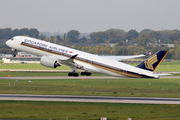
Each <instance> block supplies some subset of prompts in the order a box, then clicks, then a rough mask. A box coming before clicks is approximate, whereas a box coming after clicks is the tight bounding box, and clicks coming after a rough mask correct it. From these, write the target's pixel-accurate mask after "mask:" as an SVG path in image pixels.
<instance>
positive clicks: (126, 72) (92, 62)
mask: <svg viewBox="0 0 180 120" xmlns="http://www.w3.org/2000/svg"><path fill="white" fill-rule="evenodd" d="M21 45H24V46H27V47H30V48H34V49H38V50H41V51H45V52H49V53H52V54H56V55H62V56H65V57H68V58H70V57H72V56H73V55H69V54H67V53H63V52H59V51H54V50H51V49H48V48H43V47H40V46H34V45H32V44H28V43H25V42H22V43H21ZM75 59H76V60H79V61H81V62H85V63H87V64H91V65H93V66H95V67H99V68H101V69H105V70H108V71H111V72H114V73H116V74H120V75H123V76H127V77H136V78H152V77H149V76H146V75H139V74H138V73H134V72H130V71H125V70H122V69H119V68H117V67H113V66H109V65H106V64H103V63H99V62H95V61H91V60H88V59H85V58H81V57H78V56H77V57H76V58H75Z"/></svg>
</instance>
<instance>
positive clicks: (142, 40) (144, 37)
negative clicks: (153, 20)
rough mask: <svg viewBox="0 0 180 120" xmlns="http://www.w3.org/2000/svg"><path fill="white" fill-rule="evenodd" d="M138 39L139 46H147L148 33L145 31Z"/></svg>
mask: <svg viewBox="0 0 180 120" xmlns="http://www.w3.org/2000/svg"><path fill="white" fill-rule="evenodd" d="M137 39H138V46H146V43H147V41H148V36H147V34H145V33H143V34H141V35H140V36H139V37H138V38H137Z"/></svg>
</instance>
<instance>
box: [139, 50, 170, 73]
mask: <svg viewBox="0 0 180 120" xmlns="http://www.w3.org/2000/svg"><path fill="white" fill-rule="evenodd" d="M167 53H168V52H167V51H164V50H160V51H159V52H157V53H155V54H154V55H152V56H151V57H149V58H148V59H146V60H145V61H143V62H142V63H141V64H139V65H138V66H137V67H139V68H142V69H145V70H149V71H152V72H154V71H155V70H156V68H157V67H158V65H159V64H160V63H161V61H162V60H163V59H164V57H165V56H166V55H167Z"/></svg>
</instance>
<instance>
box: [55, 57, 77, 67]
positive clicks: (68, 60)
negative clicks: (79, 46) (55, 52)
mask: <svg viewBox="0 0 180 120" xmlns="http://www.w3.org/2000/svg"><path fill="white" fill-rule="evenodd" d="M77 55H78V54H76V55H74V56H72V57H71V58H68V57H63V56H62V57H59V56H57V61H58V63H60V64H65V65H68V66H70V67H71V69H72V70H77V67H76V64H75V63H74V58H75V57H77Z"/></svg>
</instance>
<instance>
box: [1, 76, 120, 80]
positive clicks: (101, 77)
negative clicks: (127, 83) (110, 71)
mask: <svg viewBox="0 0 180 120" xmlns="http://www.w3.org/2000/svg"><path fill="white" fill-rule="evenodd" d="M14 79H17V80H18V79H19V80H20V79H21V80H22V79H29V80H30V79H119V78H118V77H111V76H80V77H69V76H47V77H46V76H45V77H0V80H14Z"/></svg>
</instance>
